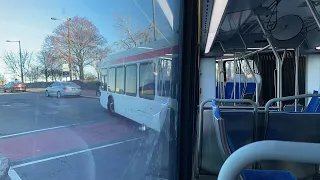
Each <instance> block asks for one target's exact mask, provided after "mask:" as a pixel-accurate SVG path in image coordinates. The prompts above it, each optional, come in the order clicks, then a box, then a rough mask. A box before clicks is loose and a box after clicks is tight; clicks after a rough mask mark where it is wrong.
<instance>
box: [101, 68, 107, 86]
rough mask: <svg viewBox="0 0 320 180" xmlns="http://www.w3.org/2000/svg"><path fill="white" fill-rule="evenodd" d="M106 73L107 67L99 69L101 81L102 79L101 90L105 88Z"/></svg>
mask: <svg viewBox="0 0 320 180" xmlns="http://www.w3.org/2000/svg"><path fill="white" fill-rule="evenodd" d="M107 74H108V70H107V69H102V70H101V81H102V84H101V89H103V90H105V91H106V90H107V87H108V86H107Z"/></svg>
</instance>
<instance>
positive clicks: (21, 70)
mask: <svg viewBox="0 0 320 180" xmlns="http://www.w3.org/2000/svg"><path fill="white" fill-rule="evenodd" d="M6 42H17V43H19V56H20V73H21V82H22V83H24V78H23V77H24V75H23V68H22V67H23V65H22V52H21V43H20V40H19V41H10V40H7V41H6Z"/></svg>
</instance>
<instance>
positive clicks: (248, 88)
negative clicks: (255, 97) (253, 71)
mask: <svg viewBox="0 0 320 180" xmlns="http://www.w3.org/2000/svg"><path fill="white" fill-rule="evenodd" d="M255 91H256V83H252V82H248V83H247V85H246V88H245V91H244V94H254V93H255Z"/></svg>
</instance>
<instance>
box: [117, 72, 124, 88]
mask: <svg viewBox="0 0 320 180" xmlns="http://www.w3.org/2000/svg"><path fill="white" fill-rule="evenodd" d="M116 74H117V76H116V93H119V94H124V67H123V66H120V67H117V71H116Z"/></svg>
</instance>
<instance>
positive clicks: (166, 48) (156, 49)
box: [99, 38, 178, 68]
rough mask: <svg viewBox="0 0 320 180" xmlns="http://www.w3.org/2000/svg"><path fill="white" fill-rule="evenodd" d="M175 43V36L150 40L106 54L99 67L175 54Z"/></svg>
mask: <svg viewBox="0 0 320 180" xmlns="http://www.w3.org/2000/svg"><path fill="white" fill-rule="evenodd" d="M177 44H178V43H177V38H168V39H161V40H157V41H152V42H150V43H148V44H145V45H141V46H138V47H135V48H132V49H128V50H126V51H123V52H119V53H116V54H112V55H110V56H108V57H107V58H105V59H103V60H102V62H101V65H99V68H105V67H108V66H111V65H116V64H123V63H130V62H135V61H140V60H145V59H150V58H156V57H161V56H166V55H172V54H176V53H177V50H178V46H177Z"/></svg>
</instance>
